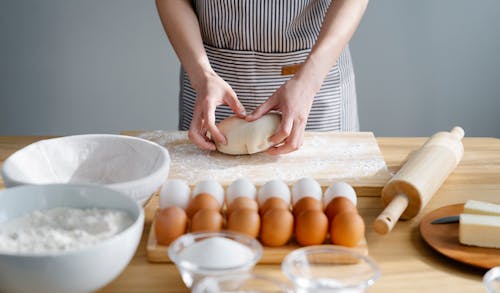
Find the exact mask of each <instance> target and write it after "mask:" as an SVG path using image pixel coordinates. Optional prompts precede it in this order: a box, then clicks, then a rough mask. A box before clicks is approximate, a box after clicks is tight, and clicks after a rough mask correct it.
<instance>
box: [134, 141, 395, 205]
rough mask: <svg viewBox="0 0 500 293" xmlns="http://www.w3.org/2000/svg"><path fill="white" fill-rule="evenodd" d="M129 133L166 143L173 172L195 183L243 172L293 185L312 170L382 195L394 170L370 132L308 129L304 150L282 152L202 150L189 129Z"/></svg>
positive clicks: (325, 179)
mask: <svg viewBox="0 0 500 293" xmlns="http://www.w3.org/2000/svg"><path fill="white" fill-rule="evenodd" d="M126 134H132V135H136V136H139V137H142V138H145V139H148V140H151V141H154V142H157V143H159V144H160V145H163V146H165V147H166V148H167V149H168V151H169V154H170V157H171V159H172V162H171V164H170V172H169V178H180V179H184V180H186V181H187V182H188V183H189V184H190V185H191V186H194V185H195V184H196V183H197V182H198V181H201V180H204V179H209V178H210V179H214V180H216V181H218V182H220V183H221V184H222V185H223V186H224V187H227V186H228V185H229V184H231V182H233V181H234V180H236V179H238V178H240V177H246V178H248V179H249V180H251V181H252V182H253V183H254V184H255V185H257V186H260V185H262V184H264V183H265V182H266V181H268V180H270V179H281V180H284V181H285V182H286V183H287V184H289V185H292V184H293V183H294V182H295V181H297V180H298V179H300V178H302V177H306V176H307V177H312V178H314V179H316V180H318V182H319V183H320V184H321V186H322V187H323V188H327V187H328V186H329V185H331V184H332V183H333V182H335V181H346V182H348V183H350V184H351V185H352V186H353V187H354V188H355V189H356V192H357V193H358V196H380V191H381V189H382V187H383V185H384V184H385V183H386V182H387V181H388V180H389V178H390V176H391V174H390V172H389V170H388V169H387V166H386V163H385V161H384V158H383V157H382V154H381V153H380V149H379V147H378V144H377V142H376V140H375V137H374V136H373V133H371V132H354V133H334V132H306V133H305V136H304V144H303V146H302V147H301V149H300V150H298V151H296V152H293V153H290V154H285V155H280V156H271V155H267V154H264V153H260V154H254V155H242V156H233V155H226V154H222V153H219V152H210V151H203V150H201V149H199V148H198V147H197V146H195V145H194V144H192V143H191V142H190V141H189V139H188V137H187V132H185V131H170V132H169V131H150V132H142V133H137V132H136V133H126Z"/></svg>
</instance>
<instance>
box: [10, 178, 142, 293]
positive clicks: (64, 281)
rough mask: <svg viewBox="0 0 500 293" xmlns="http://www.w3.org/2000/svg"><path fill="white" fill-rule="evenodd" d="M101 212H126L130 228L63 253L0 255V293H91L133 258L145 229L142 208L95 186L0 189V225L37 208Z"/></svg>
mask: <svg viewBox="0 0 500 293" xmlns="http://www.w3.org/2000/svg"><path fill="white" fill-rule="evenodd" d="M55 207H71V208H81V209H83V208H105V209H114V210H121V211H125V212H127V213H128V215H129V216H130V217H131V219H132V224H131V225H130V226H129V227H127V228H126V229H125V230H123V231H122V232H120V233H118V234H116V235H114V236H112V237H111V238H108V239H105V240H103V241H101V242H98V243H97V244H95V245H92V246H89V247H86V248H82V249H78V250H70V251H65V252H51V253H36V254H35V253H33V254H28V253H19V254H17V253H6V252H0V292H51V293H57V292H90V291H95V290H97V289H99V288H101V287H102V286H104V285H106V284H108V283H109V282H111V281H112V280H113V279H114V278H115V277H117V276H118V275H119V274H120V273H121V272H122V271H123V269H124V268H125V267H126V266H127V264H128V263H129V262H130V260H131V259H132V257H133V256H134V253H135V250H136V249H137V246H138V244H139V241H140V239H141V234H142V229H143V226H144V212H143V209H142V207H141V206H139V205H138V204H137V202H135V201H134V200H133V199H131V198H130V197H128V196H126V195H125V194H123V193H121V192H118V191H115V190H112V189H109V188H105V187H102V186H97V185H73V184H49V185H29V186H20V187H14V188H9V189H6V190H3V191H0V225H1V223H2V222H4V221H7V220H9V219H13V218H16V217H19V216H22V215H24V214H27V213H30V212H32V211H35V210H45V209H51V208H55Z"/></svg>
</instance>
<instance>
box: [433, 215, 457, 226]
mask: <svg viewBox="0 0 500 293" xmlns="http://www.w3.org/2000/svg"><path fill="white" fill-rule="evenodd" d="M459 219H460V216H459V215H455V216H447V217H442V218H437V219H435V220H434V221H432V222H431V224H451V223H458V221H459Z"/></svg>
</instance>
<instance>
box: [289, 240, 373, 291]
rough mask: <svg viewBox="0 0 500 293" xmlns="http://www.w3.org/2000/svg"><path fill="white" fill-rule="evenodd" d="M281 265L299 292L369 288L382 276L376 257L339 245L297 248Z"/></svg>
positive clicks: (361, 289) (362, 289) (363, 289)
mask: <svg viewBox="0 0 500 293" xmlns="http://www.w3.org/2000/svg"><path fill="white" fill-rule="evenodd" d="M281 269H282V271H283V273H284V274H285V275H286V276H287V277H288V278H289V279H290V280H291V281H292V282H293V284H294V285H295V289H296V290H297V291H298V292H317V293H321V292H353V293H354V292H365V290H366V289H367V288H368V287H370V286H371V285H373V284H374V283H375V281H376V280H378V278H379V277H380V269H379V267H378V265H377V264H376V263H375V261H374V260H373V259H372V258H370V257H369V256H365V255H361V254H359V253H358V252H356V251H355V250H353V249H351V248H347V247H340V246H336V245H317V246H308V247H303V248H299V249H296V250H294V251H292V252H291V253H289V254H288V255H287V256H286V257H285V259H284V260H283V262H282V263H281Z"/></svg>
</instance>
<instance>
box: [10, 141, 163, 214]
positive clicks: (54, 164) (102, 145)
mask: <svg viewBox="0 0 500 293" xmlns="http://www.w3.org/2000/svg"><path fill="white" fill-rule="evenodd" d="M169 164H170V157H169V155H168V151H167V150H166V149H165V148H164V147H162V146H160V145H158V144H156V143H154V142H151V141H148V140H145V139H141V138H137V137H131V136H125V135H115V134H85V135H74V136H66V137H61V138H53V139H46V140H41V141H38V142H35V143H33V144H30V145H28V146H26V147H25V148H23V149H21V150H19V151H17V152H15V153H14V154H12V155H11V156H10V157H8V158H7V160H5V162H4V164H3V166H2V177H3V180H4V184H5V186H6V187H12V186H17V185H25V184H49V183H78V184H79V183H91V184H101V185H105V186H107V187H109V188H112V189H115V190H118V191H121V192H124V193H126V194H128V195H129V196H131V197H132V198H133V199H135V200H136V201H137V202H139V203H140V204H144V203H145V202H146V201H147V200H148V199H149V198H150V197H151V195H152V194H153V193H154V192H155V191H157V190H158V188H160V186H161V185H162V184H163V182H164V181H165V180H166V179H167V177H168V171H169Z"/></svg>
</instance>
